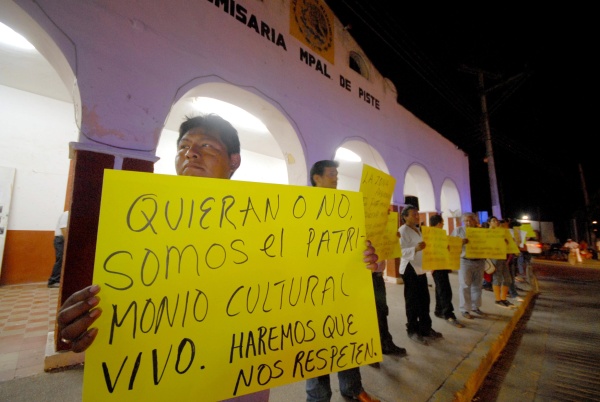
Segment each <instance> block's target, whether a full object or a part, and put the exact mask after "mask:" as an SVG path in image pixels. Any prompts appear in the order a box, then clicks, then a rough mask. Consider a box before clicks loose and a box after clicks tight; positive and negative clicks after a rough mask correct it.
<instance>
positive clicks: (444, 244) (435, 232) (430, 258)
mask: <svg viewBox="0 0 600 402" xmlns="http://www.w3.org/2000/svg"><path fill="white" fill-rule="evenodd" d="M421 234H422V235H423V241H424V242H425V244H426V245H427V246H426V247H425V248H424V249H423V269H425V270H436V269H448V257H449V256H448V235H447V234H446V231H445V230H444V229H440V228H434V227H430V226H422V227H421Z"/></svg>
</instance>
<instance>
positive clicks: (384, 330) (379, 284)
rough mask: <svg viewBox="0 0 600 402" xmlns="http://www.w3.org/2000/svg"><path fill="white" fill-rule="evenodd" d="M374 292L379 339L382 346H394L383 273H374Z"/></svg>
mask: <svg viewBox="0 0 600 402" xmlns="http://www.w3.org/2000/svg"><path fill="white" fill-rule="evenodd" d="M372 275H373V291H374V292H375V308H376V309H377V323H378V324H379V337H380V339H381V346H382V347H383V348H385V346H386V345H390V344H392V334H390V330H389V327H388V320H387V316H388V314H389V312H390V309H389V308H388V305H387V292H386V290H385V280H384V279H383V273H382V272H373V274H372Z"/></svg>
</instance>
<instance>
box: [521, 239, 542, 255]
mask: <svg viewBox="0 0 600 402" xmlns="http://www.w3.org/2000/svg"><path fill="white" fill-rule="evenodd" d="M525 247H527V252H528V253H529V254H542V248H543V246H542V243H540V242H539V241H537V240H527V241H526V242H525Z"/></svg>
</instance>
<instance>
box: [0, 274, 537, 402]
mask: <svg viewBox="0 0 600 402" xmlns="http://www.w3.org/2000/svg"><path fill="white" fill-rule="evenodd" d="M428 279H429V283H430V284H431V285H433V283H434V282H433V279H432V278H431V276H429V278H428ZM450 282H451V284H452V289H453V293H454V298H453V303H454V307H455V309H456V310H457V311H458V304H459V303H458V275H457V273H456V272H453V273H451V274H450ZM532 282H535V278H532ZM386 284H387V292H388V295H387V298H388V305H389V307H390V315H389V317H388V321H389V326H390V331H391V333H392V335H393V337H394V342H395V343H396V344H397V345H398V346H401V347H404V348H406V349H407V352H408V355H407V356H406V357H402V358H398V357H395V356H384V359H383V361H382V362H381V364H380V368H374V367H371V366H363V367H361V374H362V379H363V386H364V387H365V389H366V390H367V391H368V392H369V393H370V394H372V395H374V396H376V397H378V398H380V399H381V400H382V401H384V402H394V401H470V400H471V398H472V397H473V396H474V395H475V393H476V392H477V389H478V388H479V386H480V384H481V383H482V382H483V380H484V378H485V376H486V374H487V373H488V371H489V369H490V368H491V366H492V364H493V363H494V361H495V360H496V359H497V357H498V356H499V354H500V352H501V351H502V349H503V348H504V346H505V345H506V343H507V341H508V338H509V337H510V335H511V333H512V330H513V329H514V327H515V325H516V323H517V322H518V320H519V319H520V317H521V316H522V315H523V313H524V311H525V309H526V307H527V305H528V303H529V301H530V300H531V298H532V297H534V296H535V294H536V291H537V290H536V289H537V287H536V284H535V283H533V284H532V285H533V286H529V285H526V284H521V283H520V284H518V285H519V287H521V288H523V289H524V291H522V292H520V293H521V297H523V299H525V301H524V302H522V303H520V305H519V307H518V308H517V309H516V310H509V309H506V308H501V307H498V306H496V305H495V304H494V295H493V293H492V292H488V291H484V292H483V306H482V307H481V309H482V310H483V311H484V312H486V313H488V315H487V317H484V318H475V319H473V320H465V319H461V320H460V321H461V322H463V323H464V324H465V325H466V327H465V328H456V327H454V326H451V325H450V324H448V323H447V322H446V321H445V320H442V319H440V318H437V317H435V316H433V313H432V320H433V328H434V329H435V330H436V331H438V332H441V333H442V334H443V335H444V339H442V340H439V341H434V342H431V343H430V345H429V346H423V345H420V344H417V343H414V342H412V341H410V340H409V339H408V336H407V334H406V329H405V324H406V314H405V310H404V295H403V291H404V285H402V284H397V283H396V282H395V279H391V280H390V281H389V282H387V283H386ZM429 289H430V294H431V299H432V304H431V308H430V310H431V311H433V308H434V303H435V295H434V287H433V286H430V288H429ZM457 316H459V319H460V318H461V317H460V314H457ZM82 379H83V368H82V366H76V367H74V368H71V369H68V370H64V371H55V372H46V373H43V374H39V375H36V376H31V377H26V378H20V379H15V380H12V381H6V382H2V383H0V400H3V401H11V402H20V401H32V400H35V401H48V402H53V401H57V402H58V401H60V402H71V401H73V402H75V401H81V391H82ZM331 380H332V381H331V385H332V390H333V393H334V395H333V398H332V402H343V401H346V400H345V399H344V398H343V397H342V396H341V394H340V392H339V387H338V381H337V375H335V374H333V375H332V378H331ZM304 386H305V382H304V381H301V382H297V383H294V384H289V385H285V386H281V387H276V388H273V389H272V390H271V398H270V402H296V401H297V402H301V401H305V400H306V394H305V391H304Z"/></svg>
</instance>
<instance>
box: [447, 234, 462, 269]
mask: <svg viewBox="0 0 600 402" xmlns="http://www.w3.org/2000/svg"><path fill="white" fill-rule="evenodd" d="M462 242H463V239H462V238H461V237H456V236H448V254H449V256H448V269H451V270H454V271H458V270H459V269H460V253H462Z"/></svg>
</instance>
